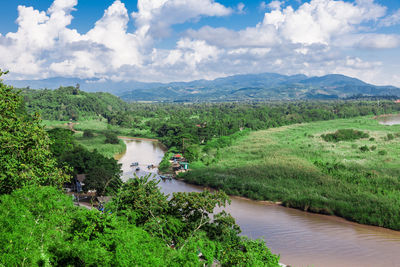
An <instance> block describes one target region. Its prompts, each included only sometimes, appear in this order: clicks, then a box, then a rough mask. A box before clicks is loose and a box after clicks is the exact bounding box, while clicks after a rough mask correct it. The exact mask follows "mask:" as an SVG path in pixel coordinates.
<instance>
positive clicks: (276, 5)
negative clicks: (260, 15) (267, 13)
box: [264, 1, 283, 10]
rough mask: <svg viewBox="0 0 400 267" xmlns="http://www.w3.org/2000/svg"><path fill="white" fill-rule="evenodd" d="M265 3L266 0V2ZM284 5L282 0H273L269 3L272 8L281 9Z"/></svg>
mask: <svg viewBox="0 0 400 267" xmlns="http://www.w3.org/2000/svg"><path fill="white" fill-rule="evenodd" d="M264 4H265V2H264ZM282 5H283V2H282V1H271V3H269V4H268V5H267V6H268V7H269V8H270V9H272V10H276V9H277V10H280V9H281V6H282Z"/></svg>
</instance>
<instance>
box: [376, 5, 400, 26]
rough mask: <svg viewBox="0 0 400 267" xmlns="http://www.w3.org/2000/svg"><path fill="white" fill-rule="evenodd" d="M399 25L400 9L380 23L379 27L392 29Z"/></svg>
mask: <svg viewBox="0 0 400 267" xmlns="http://www.w3.org/2000/svg"><path fill="white" fill-rule="evenodd" d="M398 24H400V9H399V10H397V11H396V12H395V13H393V14H392V15H390V16H387V17H385V18H384V19H382V20H381V21H380V22H379V26H381V27H390V26H394V25H398Z"/></svg>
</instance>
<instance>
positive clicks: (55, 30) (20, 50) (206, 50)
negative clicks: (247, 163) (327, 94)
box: [0, 0, 400, 85]
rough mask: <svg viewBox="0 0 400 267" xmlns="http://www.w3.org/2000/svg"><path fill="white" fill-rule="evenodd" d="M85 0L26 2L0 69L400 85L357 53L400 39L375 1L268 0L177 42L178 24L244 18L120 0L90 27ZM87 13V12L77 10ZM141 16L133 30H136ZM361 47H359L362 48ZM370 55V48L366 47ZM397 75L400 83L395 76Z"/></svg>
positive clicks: (16, 73) (185, 3)
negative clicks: (245, 19)
mask: <svg viewBox="0 0 400 267" xmlns="http://www.w3.org/2000/svg"><path fill="white" fill-rule="evenodd" d="M77 1H78V0H55V1H54V2H53V4H52V5H51V6H50V7H49V8H48V10H46V11H40V10H36V9H34V8H33V7H26V6H19V7H18V14H19V15H18V19H17V24H18V30H17V31H16V32H14V33H8V34H6V35H4V36H3V35H0V54H1V55H2V56H1V57H0V68H2V69H10V70H11V71H12V73H13V74H12V76H11V77H12V78H17V79H31V78H46V77H54V76H69V77H80V78H100V79H114V80H141V81H173V80H192V79H201V78H206V79H212V78H216V77H220V76H226V75H231V74H236V73H256V72H268V71H269V72H280V73H284V74H295V73H304V74H307V75H324V74H327V73H343V74H347V75H351V76H356V77H359V78H362V79H365V80H366V81H369V82H375V83H384V82H385V81H386V83H387V81H389V82H390V83H393V84H397V85H400V84H399V83H400V81H398V80H396V76H395V75H397V74H395V71H392V72H391V71H387V70H385V69H384V67H385V64H383V63H382V62H380V61H377V60H376V57H375V59H374V60H369V58H368V57H366V58H363V57H362V56H360V55H358V56H357V57H356V56H352V55H353V54H354V53H352V51H355V50H357V51H361V52H360V53H361V54H362V51H367V52H368V51H373V52H375V53H376V52H377V51H382V50H385V49H395V50H396V51H398V49H399V47H400V36H399V35H398V34H395V33H392V34H389V33H379V29H380V28H382V27H393V26H395V25H398V24H399V23H400V11H396V12H392V13H390V12H388V10H387V8H386V7H384V6H382V5H380V4H378V3H376V2H375V1H374V0H355V1H353V2H349V1H342V0H311V1H309V2H306V3H303V4H301V5H299V7H298V8H297V9H294V8H293V7H292V6H290V5H288V4H287V3H286V2H285V1H265V2H261V5H260V6H259V10H263V12H265V15H264V18H263V19H262V21H260V22H259V23H258V24H257V25H252V26H250V27H247V28H244V29H241V30H232V29H229V28H225V27H218V28H214V27H210V26H204V27H201V28H200V29H197V30H193V29H188V30H185V31H184V32H181V33H179V34H180V36H181V37H179V38H178V40H177V41H176V44H175V47H173V48H171V49H161V48H157V44H158V43H159V42H160V41H162V40H163V39H165V38H169V36H171V34H172V33H173V26H174V25H177V24H184V23H186V22H192V23H196V22H197V21H199V20H201V19H202V18H203V17H210V16H212V17H226V16H230V15H232V14H242V15H243V16H246V13H247V11H246V7H245V5H244V4H243V3H240V4H239V5H237V6H235V7H234V8H229V7H226V6H224V5H222V4H220V3H218V2H216V1H214V0H202V1H198V0H139V1H138V6H137V8H138V9H137V12H133V13H131V14H129V12H128V10H127V9H126V7H125V5H124V4H123V1H119V0H116V1H114V2H113V3H112V4H111V5H110V6H109V7H108V8H107V9H106V10H105V11H104V14H103V17H102V18H101V19H100V20H98V21H97V22H96V23H95V25H94V27H93V28H92V29H91V30H89V31H88V32H87V33H85V34H81V33H79V32H78V31H77V30H75V29H71V28H70V27H69V26H70V24H71V21H72V19H73V16H72V15H71V12H72V11H74V10H75V9H74V8H75V7H76V5H77ZM77 12H79V10H77ZM130 22H133V24H134V25H135V29H134V30H133V31H129V30H128V23H130ZM360 53H358V54H360ZM366 54H367V53H366ZM396 81H397V82H396Z"/></svg>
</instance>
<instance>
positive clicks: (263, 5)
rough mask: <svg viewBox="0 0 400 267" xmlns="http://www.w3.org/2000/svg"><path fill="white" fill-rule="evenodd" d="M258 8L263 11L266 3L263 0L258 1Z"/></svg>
mask: <svg viewBox="0 0 400 267" xmlns="http://www.w3.org/2000/svg"><path fill="white" fill-rule="evenodd" d="M258 9H259V10H260V11H265V10H266V9H267V3H265V1H262V2H261V3H260V5H259V6H258Z"/></svg>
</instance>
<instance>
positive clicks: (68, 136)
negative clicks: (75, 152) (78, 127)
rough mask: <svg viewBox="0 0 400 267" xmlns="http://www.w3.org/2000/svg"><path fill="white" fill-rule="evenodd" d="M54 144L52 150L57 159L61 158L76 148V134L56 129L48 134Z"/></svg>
mask: <svg viewBox="0 0 400 267" xmlns="http://www.w3.org/2000/svg"><path fill="white" fill-rule="evenodd" d="M47 134H48V135H49V137H50V139H51V140H52V143H51V145H50V150H51V152H52V153H53V155H54V156H56V157H57V158H59V157H61V155H63V154H64V153H66V152H67V151H70V150H72V148H73V146H74V140H75V139H74V136H73V134H74V132H73V131H71V130H68V129H63V128H54V129H51V130H49V131H48V132H47Z"/></svg>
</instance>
